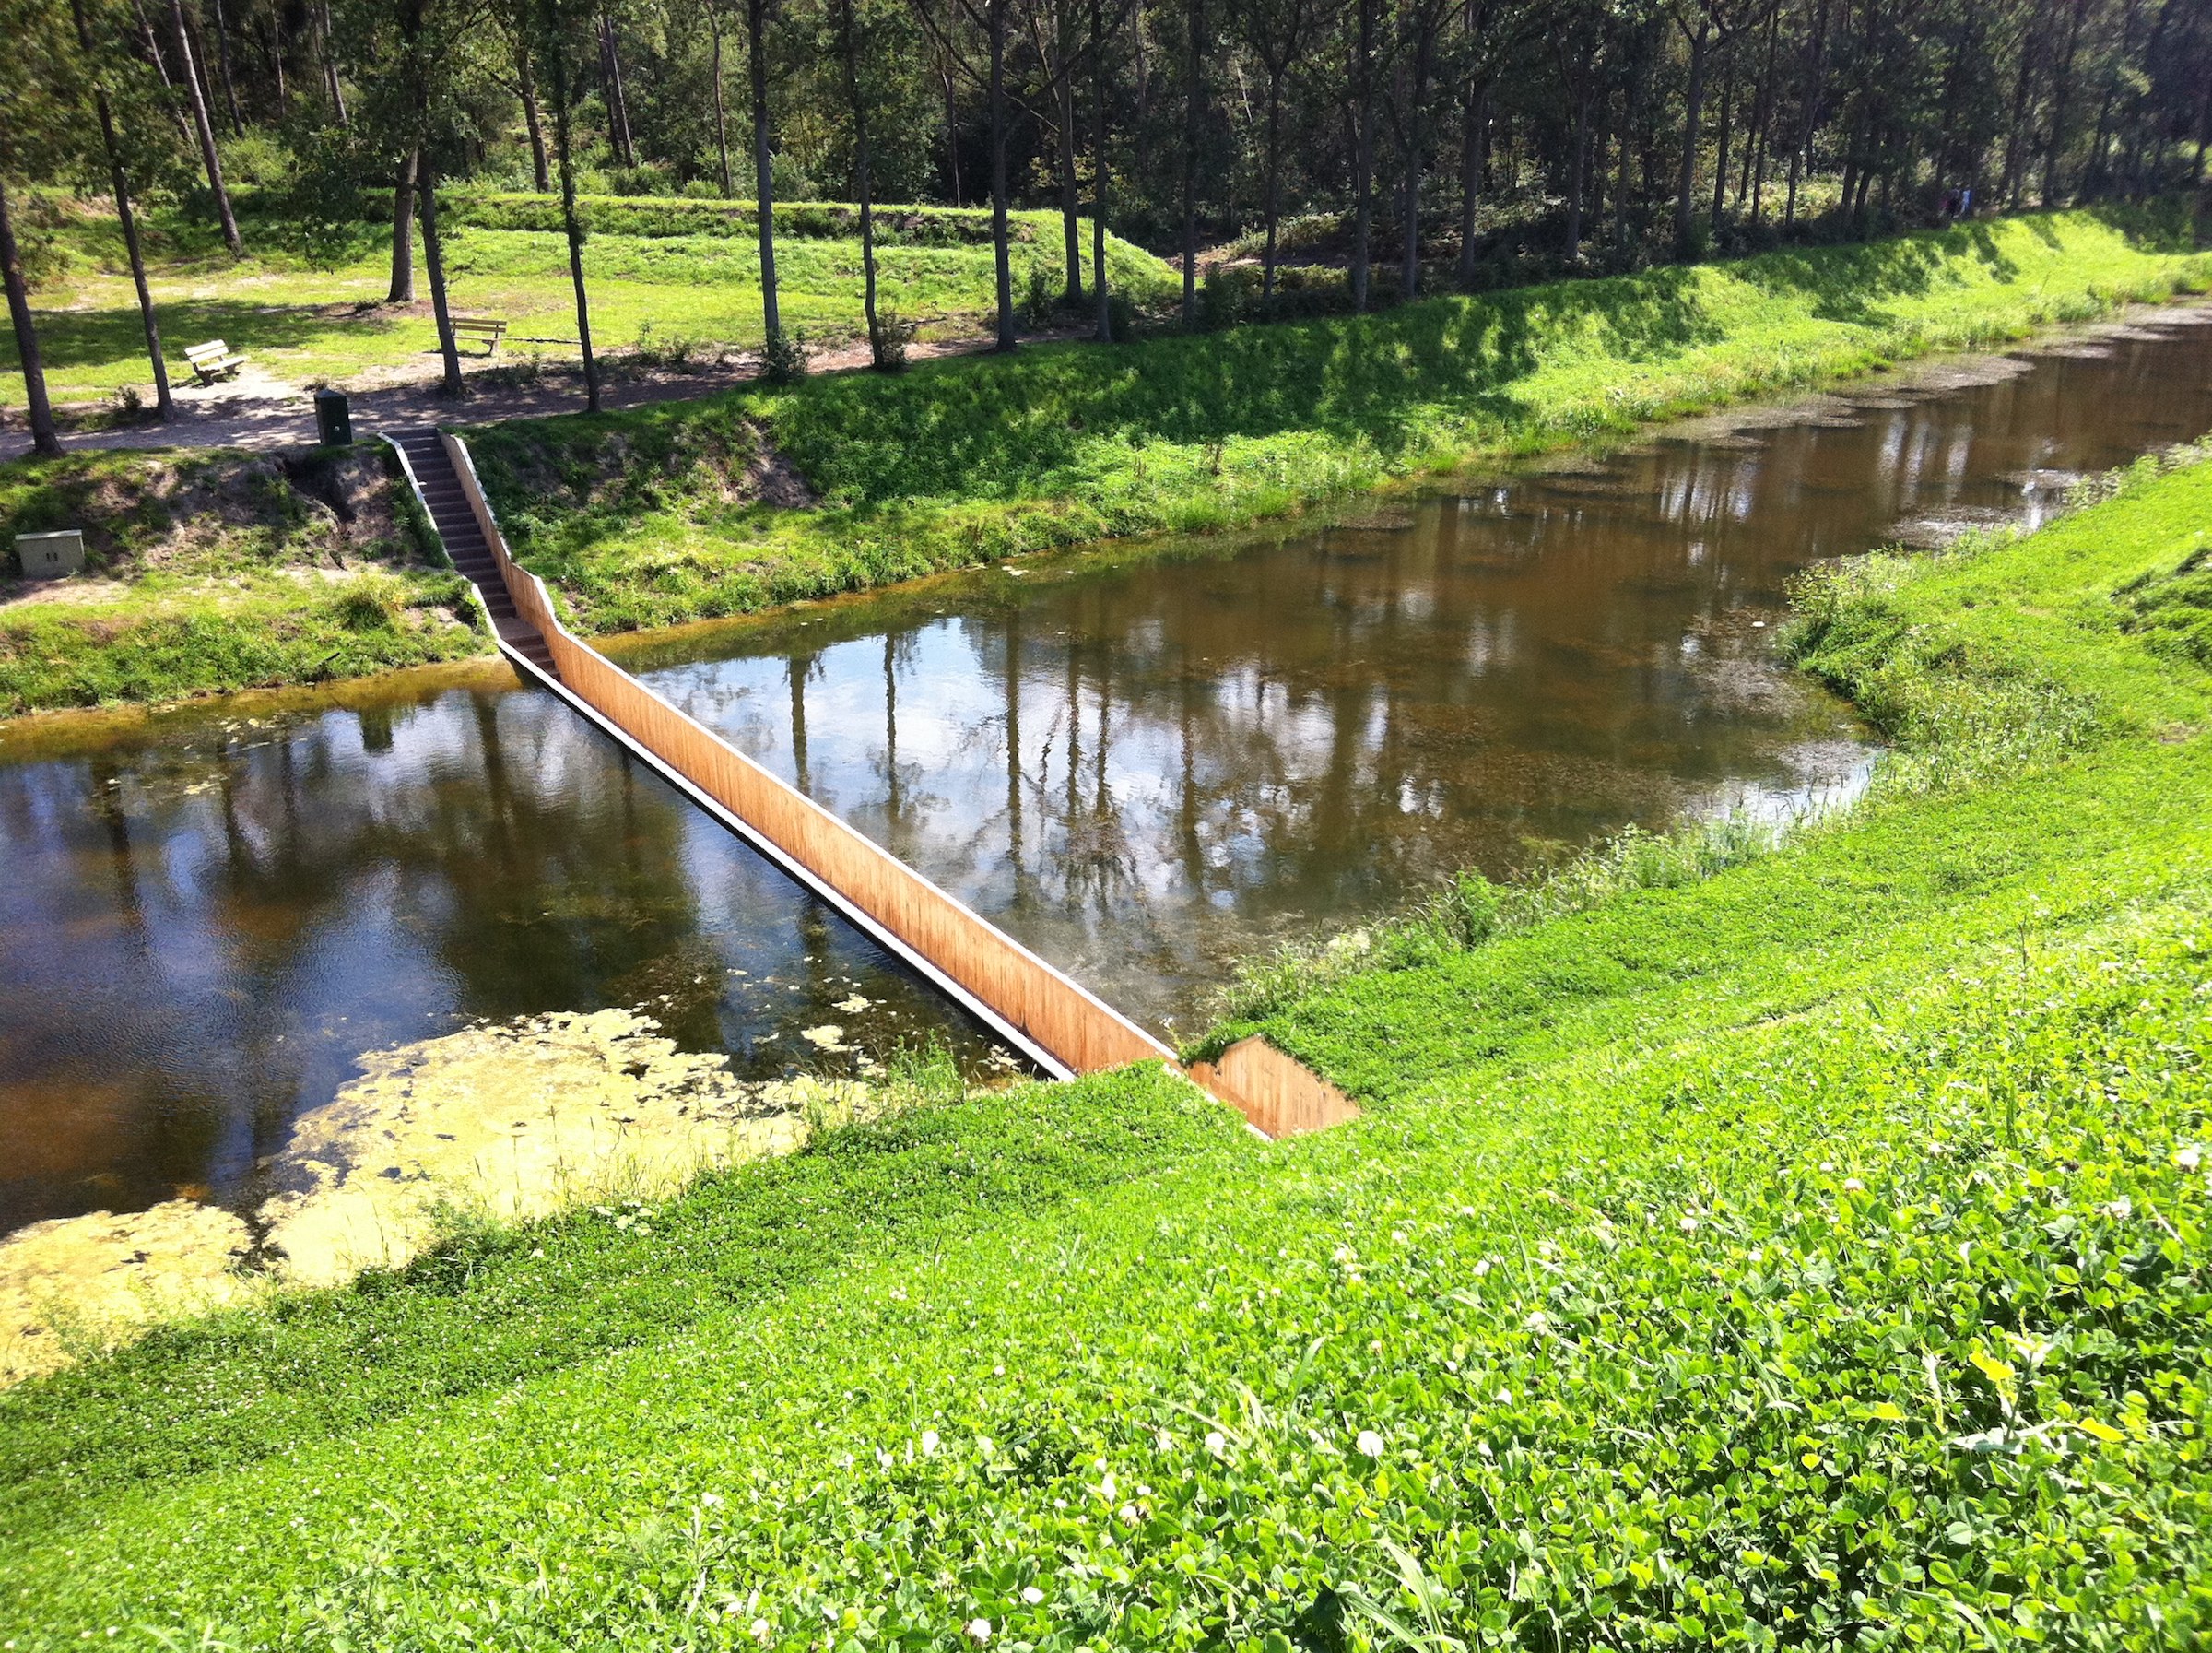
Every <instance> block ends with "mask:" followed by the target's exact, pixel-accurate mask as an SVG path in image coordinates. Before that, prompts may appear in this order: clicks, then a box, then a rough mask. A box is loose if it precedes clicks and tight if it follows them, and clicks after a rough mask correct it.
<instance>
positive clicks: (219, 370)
mask: <svg viewBox="0 0 2212 1653" xmlns="http://www.w3.org/2000/svg"><path fill="white" fill-rule="evenodd" d="M184 360H187V361H189V362H190V363H192V371H193V372H194V373H195V374H197V375H198V377H199V381H200V383H201V384H214V383H215V382H216V381H217V380H218V379H229V378H232V377H234V376H236V374H237V372H238V370H239V369H240V368H241V367H243V366H245V365H246V359H245V358H244V357H243V356H238V355H234V354H232V353H231V349H230V347H229V345H227V344H225V343H224V342H223V341H222V340H221V339H219V338H211V339H209V340H208V341H207V342H206V344H204V345H186V346H185V347H184Z"/></svg>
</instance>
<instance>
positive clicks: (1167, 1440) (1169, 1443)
mask: <svg viewBox="0 0 2212 1653" xmlns="http://www.w3.org/2000/svg"><path fill="white" fill-rule="evenodd" d="M1154 1444H1155V1445H1156V1446H1159V1449H1160V1450H1161V1451H1162V1452H1172V1451H1174V1450H1175V1437H1174V1436H1173V1435H1170V1434H1169V1433H1168V1432H1167V1431H1166V1430H1164V1429H1163V1430H1161V1431H1160V1432H1159V1435H1158V1437H1157V1438H1156V1440H1155V1442H1154Z"/></svg>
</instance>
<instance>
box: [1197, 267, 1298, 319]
mask: <svg viewBox="0 0 2212 1653" xmlns="http://www.w3.org/2000/svg"><path fill="white" fill-rule="evenodd" d="M1277 274H1278V275H1280V274H1281V272H1280V271H1278V272H1277ZM1259 286H1260V278H1259V277H1258V276H1257V275H1255V274H1254V273H1253V271H1252V270H1251V269H1249V268H1247V267H1245V266H1242V265H1226V264H1218V265H1216V266H1214V267H1213V268H1212V269H1210V270H1208V271H1206V279H1205V280H1204V281H1202V282H1200V283H1199V286H1198V325H1199V326H1200V328H1202V329H1203V330H1204V331H1206V332H1207V333H1219V332H1222V331H1224V330H1226V329H1228V328H1230V327H1233V326H1235V325H1237V324H1238V323H1239V322H1241V321H1242V320H1243V319H1244V318H1245V317H1246V316H1247V315H1249V314H1250V313H1252V309H1253V301H1254V299H1255V297H1256V295H1257V293H1258V291H1259Z"/></svg>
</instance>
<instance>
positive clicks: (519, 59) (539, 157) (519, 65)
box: [514, 28, 728, 195]
mask: <svg viewBox="0 0 2212 1653" xmlns="http://www.w3.org/2000/svg"><path fill="white" fill-rule="evenodd" d="M514 85H515V90H516V91H517V92H518V93H519V94H520V95H521V97H522V100H523V124H524V126H525V127H527V128H528V129H529V132H530V175H531V177H532V178H534V179H535V181H536V183H537V193H538V194H539V195H546V194H547V193H549V192H550V191H551V189H552V188H553V178H552V174H551V172H550V171H548V170H547V166H546V127H545V118H544V117H543V116H542V115H541V114H539V112H538V108H537V80H536V77H535V76H534V75H533V74H532V73H531V72H530V40H529V37H528V35H526V34H525V33H524V31H523V30H521V29H519V28H518V29H516V30H515V31H514ZM727 193H728V191H727V190H726V188H725V190H724V194H727Z"/></svg>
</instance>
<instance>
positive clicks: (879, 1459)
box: [876, 1446, 893, 1470]
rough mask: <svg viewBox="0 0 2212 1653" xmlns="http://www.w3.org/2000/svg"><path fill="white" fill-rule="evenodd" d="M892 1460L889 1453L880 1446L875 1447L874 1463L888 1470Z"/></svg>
mask: <svg viewBox="0 0 2212 1653" xmlns="http://www.w3.org/2000/svg"><path fill="white" fill-rule="evenodd" d="M892 1462H893V1459H892V1458H891V1455H890V1454H889V1453H888V1452H886V1451H885V1450H884V1449H883V1448H882V1447H881V1446H878V1447H877V1448H876V1463H877V1467H878V1468H880V1469H885V1470H888V1469H889V1468H890V1467H891V1464H892Z"/></svg>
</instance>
